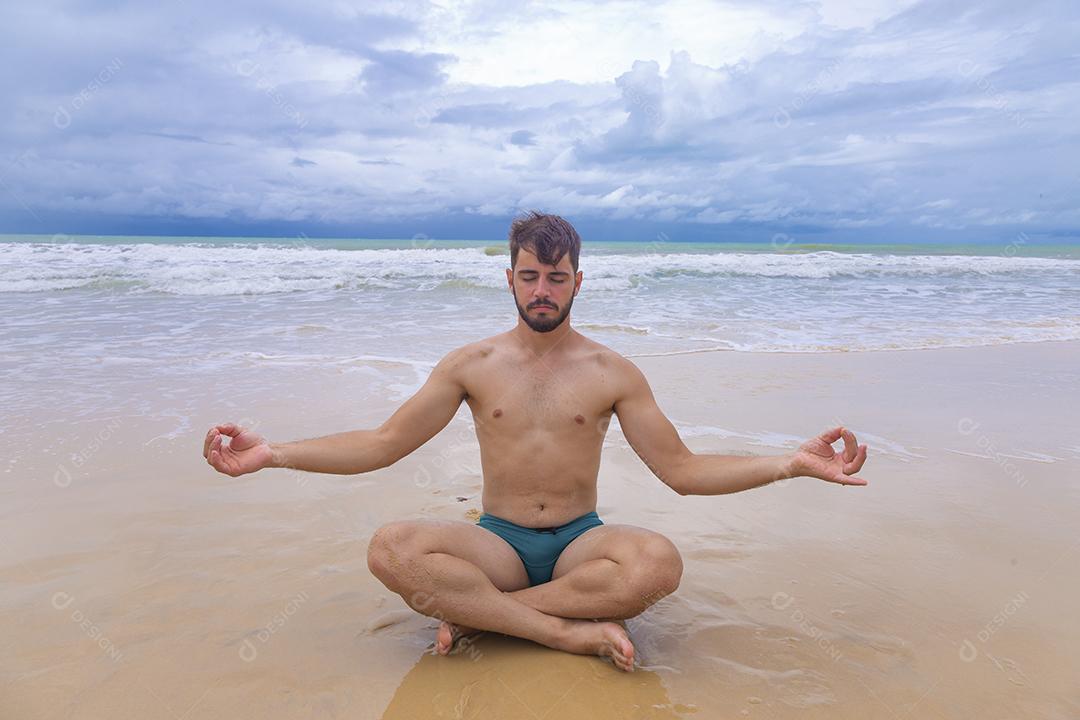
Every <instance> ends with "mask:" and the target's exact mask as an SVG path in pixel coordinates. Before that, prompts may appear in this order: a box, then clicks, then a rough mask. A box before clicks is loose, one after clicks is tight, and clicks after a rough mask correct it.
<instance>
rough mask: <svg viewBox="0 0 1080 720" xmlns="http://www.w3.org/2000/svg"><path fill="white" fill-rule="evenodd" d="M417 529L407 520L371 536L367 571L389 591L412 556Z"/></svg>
mask: <svg viewBox="0 0 1080 720" xmlns="http://www.w3.org/2000/svg"><path fill="white" fill-rule="evenodd" d="M417 534H418V533H417V528H416V526H415V524H414V523H411V522H409V521H407V520H399V521H396V522H392V523H388V524H386V525H383V526H382V527H380V528H379V529H378V530H376V531H375V534H374V535H372V536H371V542H370V543H369V544H368V552H367V562H368V570H370V571H371V574H372V575H374V576H375V577H377V578H378V579H379V581H380V582H382V584H383V585H386V586H387V587H388V588H390V589H391V590H393V589H395V587H396V586H397V584H398V580H399V579H400V578H401V577H402V576H403V575H404V571H405V568H406V567H407V565H408V563H409V558H410V557H411V556H412V555H414V553H415V549H416V541H417Z"/></svg>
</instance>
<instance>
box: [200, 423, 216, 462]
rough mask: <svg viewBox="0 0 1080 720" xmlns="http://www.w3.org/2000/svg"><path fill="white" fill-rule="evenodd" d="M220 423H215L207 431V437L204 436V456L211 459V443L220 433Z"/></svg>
mask: <svg viewBox="0 0 1080 720" xmlns="http://www.w3.org/2000/svg"><path fill="white" fill-rule="evenodd" d="M218 427H220V426H219V425H215V426H214V427H212V428H210V429H209V430H207V431H206V437H205V438H203V446H202V456H203V457H204V458H206V459H208V460H209V459H210V443H212V442H213V441H214V438H215V437H216V436H217V435H218V432H219V431H218Z"/></svg>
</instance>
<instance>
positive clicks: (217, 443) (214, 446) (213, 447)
mask: <svg viewBox="0 0 1080 720" xmlns="http://www.w3.org/2000/svg"><path fill="white" fill-rule="evenodd" d="M215 452H216V453H217V454H218V457H221V435H215V436H214V439H213V440H212V441H211V442H210V453H211V454H213V453H215Z"/></svg>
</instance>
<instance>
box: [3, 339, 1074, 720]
mask: <svg viewBox="0 0 1080 720" xmlns="http://www.w3.org/2000/svg"><path fill="white" fill-rule="evenodd" d="M1077 358H1080V344H1077V343H1043V344H1029V345H1011V346H998V347H986V348H964V349H941V350H919V351H895V352H866V353H830V354H752V353H730V352H727V353H717V352H710V353H696V354H684V355H671V356H655V357H652V356H650V357H637V358H635V361H636V362H637V363H638V364H639V365H640V366H641V367H642V369H643V370H644V371H645V372H646V374H647V376H648V377H649V379H650V381H651V383H652V385H653V389H654V391H655V393H656V396H657V399H658V401H659V403H660V405H661V407H662V408H663V409H664V410H665V412H667V414H668V415H669V416H670V417H671V418H672V419H673V420H674V421H675V422H676V423H677V424H678V425H679V427H680V428H681V429H683V430H684V437H685V438H686V441H687V443H688V445H690V447H691V448H692V449H694V450H695V451H698V452H725V453H754V454H773V453H779V452H783V451H784V450H785V449H787V445H789V444H790V443H792V442H794V439H795V438H799V439H801V438H805V437H809V436H811V435H814V434H816V433H817V432H819V431H821V430H822V429H824V428H825V427H826V426H829V425H832V424H840V423H842V424H845V425H848V426H849V427H852V428H853V429H854V430H855V431H856V432H857V433H858V434H859V435H860V440H862V441H865V442H868V443H869V445H870V450H871V456H870V460H869V462H868V463H867V465H866V467H865V468H864V470H863V472H862V473H861V475H862V476H863V477H865V478H866V479H867V480H869V482H870V485H869V486H868V487H865V488H855V487H840V486H837V485H832V484H828V483H823V482H820V481H816V480H810V479H807V478H800V479H795V480H791V481H786V482H782V483H776V484H773V485H771V486H768V487H765V488H760V489H757V490H753V491H749V492H745V493H740V494H737V495H729V496H720V497H679V496H678V495H676V494H674V493H673V492H671V491H670V490H668V489H666V488H665V487H664V486H663V485H661V484H660V483H659V481H657V480H656V479H655V478H654V477H652V475H650V474H649V472H648V470H647V469H646V468H645V466H644V465H643V464H642V463H641V462H640V460H638V459H637V457H636V456H635V455H634V454H633V452H632V450H630V449H629V447H627V445H626V443H625V441H624V440H623V438H622V436H621V433H619V431H618V427H617V424H613V426H612V429H611V431H610V432H609V435H608V440H607V442H606V444H607V447H606V449H605V451H604V461H603V464H602V467H601V478H600V483H601V487H600V503H599V507H598V508H597V509H598V512H599V513H600V515H601V517H602V518H603V519H604V520H605V522H608V523H629V524H636V525H642V526H645V527H649V528H652V529H654V530H657V531H660V532H663V533H665V534H667V535H668V536H669V537H671V538H672V539H673V540H674V541H675V543H676V545H677V546H678V547H679V549H680V550H681V552H682V554H683V557H684V560H685V575H684V579H683V582H682V585H681V587H680V588H679V590H678V591H677V592H676V593H675V594H674V595H672V596H670V597H668V598H665V599H664V600H662V601H661V602H660V603H658V604H657V605H656V606H654V607H653V608H651V609H650V610H649V611H648V612H646V613H645V614H644V615H642V616H641V617H639V618H635V619H633V620H631V621H629V622H628V627H629V629H630V632H631V636H632V638H633V640H634V642H635V644H636V646H637V650H638V656H639V659H640V667H639V668H638V670H637V671H636V672H635V673H633V674H629V675H627V674H622V673H619V672H617V671H616V670H614V669H613V667H612V666H611V665H610V663H608V662H606V661H604V660H601V659H599V658H586V657H577V656H570V655H566V654H562V653H558V652H555V651H551V650H547V649H545V648H542V647H539V646H536V645H533V644H531V643H528V642H525V641H520V640H516V639H511V638H503V637H499V636H492V635H484V636H481V637H480V638H479V639H478V640H477V641H476V642H475V643H474V644H472V645H471V646H469V647H466V648H465V649H464V650H463V651H462V652H459V653H457V654H455V655H453V656H451V657H449V658H441V657H438V656H435V655H432V654H431V650H430V647H431V644H432V641H433V640H434V633H435V628H436V622H435V621H434V620H431V619H429V618H425V617H422V616H419V615H417V614H415V613H413V612H412V611H411V610H409V609H408V608H407V607H406V606H405V604H404V603H403V602H402V601H401V600H400V598H398V597H397V596H395V595H393V594H391V593H389V592H388V591H386V590H385V589H384V588H383V587H382V586H381V585H380V584H379V583H378V582H377V581H376V580H375V579H374V578H373V577H372V576H371V575H370V574H369V573H368V571H367V567H366V560H365V552H366V548H367V543H368V540H369V539H370V537H371V534H372V532H373V531H374V529H375V528H376V527H377V526H378V525H379V524H381V523H383V522H386V521H389V520H391V519H396V518H408V517H413V518H421V517H430V518H447V519H461V520H464V519H467V518H469V517H473V516H475V514H476V512H477V511H478V510H479V509H480V508H479V504H478V502H479V500H478V498H479V491H480V465H479V450H478V448H477V447H476V444H475V438H474V437H473V436H472V434H471V432H470V429H469V426H470V422H469V421H470V418H469V414H468V409H467V407H465V406H463V407H462V409H461V411H460V412H459V414H458V416H457V417H456V418H455V419H454V421H453V422H452V423H451V425H450V426H449V427H448V428H447V429H446V430H445V431H443V433H442V434H441V435H439V436H438V437H436V438H435V439H434V440H432V441H431V442H430V443H428V444H427V445H425V446H424V447H423V448H421V449H420V450H419V451H417V452H416V453H414V454H413V455H412V456H410V457H408V458H406V459H404V460H402V461H401V462H399V463H398V464H396V465H394V466H393V467H391V468H387V469H384V470H381V471H378V472H375V473H371V474H368V475H364V476H356V477H337V476H326V475H311V474H298V473H293V472H289V471H285V470H270V471H263V472H261V473H258V474H255V475H251V476H245V477H241V478H235V479H234V478H228V477H226V476H224V475H219V474H217V473H215V472H213V471H212V470H211V469H210V468H209V467H207V466H206V465H205V463H204V462H203V460H202V457H201V443H202V436H203V433H204V432H205V430H206V428H207V427H209V426H210V425H211V424H213V423H215V422H221V421H225V420H239V419H241V418H248V419H250V420H251V421H252V422H255V423H257V424H258V429H259V430H260V431H261V432H264V434H266V435H267V436H268V437H271V438H273V439H293V438H299V437H312V436H316V435H323V434H327V433H330V432H337V431H340V430H345V429H350V428H354V427H370V426H372V424H373V423H374V424H377V423H378V422H379V421H380V420H381V419H382V418H384V417H385V416H386V415H387V414H388V413H389V412H390V411H392V409H393V407H394V406H395V405H396V403H392V402H390V401H389V400H388V399H387V398H371V397H370V395H365V394H364V391H363V385H362V382H363V377H362V376H361V375H343V374H341V373H340V371H339V370H335V369H327V370H325V371H317V372H310V373H308V372H306V371H305V373H303V374H300V373H295V374H294V375H293V376H292V387H291V388H290V393H291V395H290V396H289V399H288V401H287V402H286V401H284V400H281V399H280V398H279V399H277V400H275V399H274V398H268V397H264V398H254V397H229V398H228V400H226V401H222V400H216V401H215V399H214V398H216V397H221V396H222V395H221V392H220V388H222V387H227V386H228V382H229V378H227V377H218V376H215V377H213V378H207V383H208V386H207V390H206V399H205V403H204V407H205V412H204V413H203V414H202V415H201V416H199V417H194V418H190V425H191V428H190V430H188V431H185V432H181V433H178V434H176V433H173V434H172V435H173V436H172V437H169V436H168V435H169V434H170V433H167V432H165V431H167V430H169V428H163V427H160V426H157V425H154V424H146V423H142V422H140V420H139V418H138V417H130V416H128V417H111V418H110V417H109V413H108V412H107V411H106V410H105V409H103V410H102V413H101V414H100V415H97V416H93V415H86V416H80V417H79V418H75V419H72V420H71V421H70V422H69V423H68V424H67V425H65V426H64V428H65V429H64V430H63V431H60V430H58V429H56V426H50V430H49V437H47V438H45V437H41V438H39V439H40V441H41V443H42V444H43V445H47V446H48V448H49V451H48V452H38V451H35V447H34V445H33V444H32V443H29V442H28V438H32V437H33V432H34V425H33V423H30V424H29V425H27V426H26V427H21V428H11V429H10V430H9V431H6V432H5V433H3V434H0V447H2V448H3V450H4V454H3V456H2V457H3V459H4V460H5V462H6V472H5V474H4V475H3V477H4V478H5V480H4V483H3V486H2V488H3V490H2V493H3V494H2V496H0V497H2V500H3V502H2V505H0V507H2V511H0V512H2V516H0V519H2V521H3V522H2V524H0V672H2V675H0V682H2V686H0V717H4V718H8V717H11V718H20V719H21V718H54V717H55V718H106V717H108V718H114V719H123V718H146V717H174V718H184V720H196V719H197V718H220V717H228V718H292V717H348V718H379V717H386V718H423V717H433V718H440V717H442V718H474V717H477V718H479V717H484V718H500V717H513V718H518V717H533V716H535V717H538V718H543V717H548V718H551V717H560V718H628V717H640V718H675V717H696V718H721V717H723V718H727V717H761V718H796V717H798V718H807V717H809V718H818V717H820V718H826V717H827V718H848V717H850V718H866V717H886V718H909V717H910V718H916V717H917V718H963V717H979V718H1015V717H1041V718H1071V717H1076V716H1077V715H1078V714H1080V685H1078V684H1077V683H1076V676H1077V669H1078V668H1080V649H1078V648H1080V621H1078V619H1077V617H1076V613H1075V608H1076V607H1078V606H1080V578H1078V574H1077V573H1076V570H1075V568H1076V567H1077V561H1078V559H1080V540H1078V538H1077V536H1076V533H1075V530H1074V528H1075V527H1076V526H1077V525H1078V523H1080V472H1078V471H1080V437H1078V436H1077V434H1076V417H1077V415H1076V412H1077V411H1076V408H1077V407H1078V406H1080V366H1078V364H1077V362H1076V360H1077ZM106 370H107V369H103V373H104V372H106ZM111 371H112V372H120V371H121V370H120V369H116V368H114V369H112V370H111ZM102 382H103V384H105V385H108V382H109V378H108V376H106V375H103V378H102ZM145 393H146V397H147V398H148V399H151V400H152V399H153V398H155V397H157V394H158V393H160V388H155V387H154V386H153V385H152V384H147V386H146V388H145ZM296 397H301V398H306V400H304V401H300V402H298V401H297V400H296V399H295V398H296ZM158 402H159V403H163V402H167V400H165V399H159V400H158ZM58 433H59V436H58ZM72 453H75V454H74V455H72ZM73 458H77V459H78V461H77V462H76V461H75V460H74V459H73Z"/></svg>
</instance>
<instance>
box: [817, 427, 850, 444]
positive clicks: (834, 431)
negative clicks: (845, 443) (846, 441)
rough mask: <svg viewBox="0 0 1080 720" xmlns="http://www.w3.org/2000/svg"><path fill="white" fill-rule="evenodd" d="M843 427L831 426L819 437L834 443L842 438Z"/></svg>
mask: <svg viewBox="0 0 1080 720" xmlns="http://www.w3.org/2000/svg"><path fill="white" fill-rule="evenodd" d="M843 429H844V428H842V427H834V428H829V429H828V430H826V431H825V432H823V433H821V435H819V436H818V437H819V438H821V439H822V440H824V441H825V442H827V443H829V444H830V445H832V444H833V443H834V442H836V441H837V440H839V439H840V433H841V431H842V430H843Z"/></svg>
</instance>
